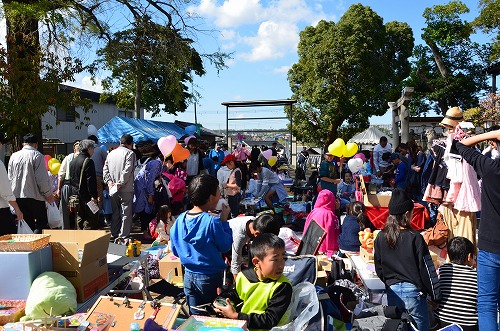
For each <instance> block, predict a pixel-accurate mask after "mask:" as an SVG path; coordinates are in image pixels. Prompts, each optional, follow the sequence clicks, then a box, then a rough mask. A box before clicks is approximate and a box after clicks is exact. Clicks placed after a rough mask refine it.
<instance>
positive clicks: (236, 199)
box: [222, 154, 242, 217]
mask: <svg viewBox="0 0 500 331" xmlns="http://www.w3.org/2000/svg"><path fill="white" fill-rule="evenodd" d="M222 165H223V166H226V167H227V168H228V169H229V170H231V173H230V174H229V178H228V179H227V181H226V182H223V183H222V188H223V189H224V193H225V196H226V197H227V202H228V204H229V208H231V215H232V217H236V216H238V214H239V207H240V201H241V179H242V175H241V170H240V169H239V168H237V167H236V157H235V156H234V155H233V154H229V155H227V156H226V157H225V158H224V160H223V161H222Z"/></svg>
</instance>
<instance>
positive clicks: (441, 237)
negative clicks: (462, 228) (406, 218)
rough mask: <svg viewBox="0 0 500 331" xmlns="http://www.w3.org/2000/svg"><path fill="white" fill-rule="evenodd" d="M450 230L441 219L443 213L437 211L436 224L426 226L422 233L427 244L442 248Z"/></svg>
mask: <svg viewBox="0 0 500 331" xmlns="http://www.w3.org/2000/svg"><path fill="white" fill-rule="evenodd" d="M449 235H450V230H449V229H448V226H447V225H446V223H445V221H444V220H443V215H442V214H441V213H438V216H437V221H436V224H435V225H434V226H433V227H432V228H428V229H427V230H425V232H424V233H423V237H424V240H425V242H426V243H427V245H428V246H431V245H432V246H436V247H438V248H444V247H445V246H446V244H447V243H448V236H449Z"/></svg>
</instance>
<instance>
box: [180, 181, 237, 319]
mask: <svg viewBox="0 0 500 331" xmlns="http://www.w3.org/2000/svg"><path fill="white" fill-rule="evenodd" d="M188 196H189V200H190V201H191V203H192V204H193V205H194V207H193V209H191V210H188V211H187V212H184V213H182V214H180V215H179V217H178V218H177V220H176V221H175V223H174V225H173V226H172V228H171V229H170V244H171V246H172V253H173V254H174V255H175V256H177V257H178V258H180V260H181V264H182V265H183V266H184V268H185V272H184V293H185V294H186V298H187V303H188V306H189V310H190V313H191V314H199V313H200V311H199V310H197V309H196V307H197V306H201V305H204V304H210V303H211V302H212V301H214V299H215V298H216V297H217V289H218V288H220V287H222V281H223V274H224V270H226V263H225V261H224V259H223V258H222V254H223V253H226V252H228V251H229V250H230V249H231V245H232V243H233V232H232V231H231V228H230V227H229V224H228V223H227V217H228V215H229V212H230V208H229V206H227V205H226V204H222V207H221V209H222V211H221V212H220V216H219V214H214V213H213V212H214V211H215V209H216V207H217V203H218V202H219V199H220V191H219V181H218V180H217V178H215V177H213V176H210V175H207V174H203V175H198V176H196V177H194V178H193V179H192V180H191V182H190V183H189V185H188ZM209 212H210V213H209Z"/></svg>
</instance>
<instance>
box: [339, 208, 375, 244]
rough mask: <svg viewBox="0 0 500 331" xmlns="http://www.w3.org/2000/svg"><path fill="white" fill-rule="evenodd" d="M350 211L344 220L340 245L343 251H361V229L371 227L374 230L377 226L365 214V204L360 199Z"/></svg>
mask: <svg viewBox="0 0 500 331" xmlns="http://www.w3.org/2000/svg"><path fill="white" fill-rule="evenodd" d="M348 209H349V210H348V213H349V215H347V216H346V217H345V218H344V222H342V226H341V228H340V231H341V232H340V236H339V247H340V250H341V251H342V252H359V247H360V246H361V243H360V242H359V235H358V233H359V231H364V229H365V228H370V230H371V231H372V232H373V231H375V230H376V228H375V226H374V225H373V224H372V222H371V221H370V220H369V219H368V217H367V216H366V215H365V205H364V204H362V203H361V202H359V201H356V202H353V203H352V204H351V205H350V206H349V208H348Z"/></svg>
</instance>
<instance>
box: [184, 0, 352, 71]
mask: <svg viewBox="0 0 500 331" xmlns="http://www.w3.org/2000/svg"><path fill="white" fill-rule="evenodd" d="M343 2H344V1H343V0H342V1H341V3H343ZM324 3H327V5H328V6H331V5H332V4H331V3H328V1H327V2H325V0H224V1H217V0H201V2H200V4H199V5H198V6H197V7H191V8H190V11H193V12H196V13H197V14H198V15H199V16H201V17H205V18H206V19H208V20H212V21H213V22H214V24H215V25H216V26H217V27H219V28H221V29H222V32H221V39H220V40H221V43H222V49H224V50H237V49H238V47H242V46H244V47H249V48H250V49H249V50H247V51H244V52H243V53H240V55H236V56H238V57H240V58H243V59H245V60H247V61H262V60H268V59H275V58H280V57H284V56H286V55H287V54H289V53H290V52H295V50H296V47H297V44H298V42H299V31H300V30H302V29H303V28H304V27H305V26H307V25H316V24H317V23H318V22H319V21H320V20H322V19H325V20H332V17H328V15H326V14H325V12H324V10H323V4H324ZM335 3H336V4H338V3H337V2H335Z"/></svg>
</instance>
